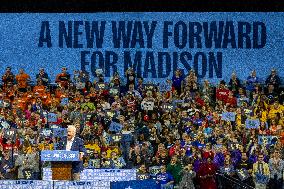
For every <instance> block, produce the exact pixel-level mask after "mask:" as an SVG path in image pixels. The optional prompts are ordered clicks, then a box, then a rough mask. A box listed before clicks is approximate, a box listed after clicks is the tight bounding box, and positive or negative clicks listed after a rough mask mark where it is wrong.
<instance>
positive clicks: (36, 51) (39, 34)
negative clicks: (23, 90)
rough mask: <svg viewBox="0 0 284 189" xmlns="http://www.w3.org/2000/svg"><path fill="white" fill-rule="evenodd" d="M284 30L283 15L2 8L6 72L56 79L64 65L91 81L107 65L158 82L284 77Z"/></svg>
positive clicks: (0, 68)
mask: <svg viewBox="0 0 284 189" xmlns="http://www.w3.org/2000/svg"><path fill="white" fill-rule="evenodd" d="M283 27H284V13H281V12H277V13H274V12H270V13H259V12H253V13H246V12H242V13H239V12H216V13H198V12H194V13H192V12H188V13H184V12H171V13H169V12H166V13H163V12H160V13H158V12H157V13H152V12H140V13H139V12H137V13H82V14H77V13H70V14H66V13H64V14H62V13H58V14H49V13H17V14H15V13H2V14H1V17H0V36H1V39H2V40H1V41H0V51H1V52H2V53H1V55H0V75H3V74H4V71H5V68H6V67H7V66H11V67H12V72H14V73H18V69H19V68H25V71H26V72H27V73H29V74H30V76H31V77H32V79H33V80H35V75H36V73H38V71H39V68H41V67H43V68H45V70H46V72H47V73H48V74H49V76H50V78H51V81H52V82H54V80H55V78H56V75H57V74H58V73H60V72H61V67H63V66H66V67H67V68H68V70H67V71H68V72H69V73H71V74H72V73H73V72H74V71H75V70H78V69H80V70H83V71H85V72H87V73H88V74H89V75H90V77H91V79H94V78H95V77H96V76H97V72H96V70H98V69H101V70H102V74H103V75H104V76H105V77H106V80H109V79H110V77H111V76H112V75H113V73H115V72H118V73H119V75H120V76H122V75H124V73H125V72H126V71H127V69H128V68H129V67H133V68H134V70H135V72H136V73H137V75H139V76H141V77H143V78H144V81H146V82H148V81H151V82H154V83H161V82H163V81H165V79H171V78H172V76H173V73H174V72H175V71H176V70H177V69H181V71H182V72H183V73H184V74H187V73H188V72H189V71H190V70H191V69H193V70H195V73H196V75H197V77H198V78H199V79H209V80H210V82H211V83H217V82H218V81H220V80H221V79H224V80H226V81H229V79H230V77H231V73H232V71H235V72H236V74H237V76H238V77H239V78H240V79H241V80H245V79H246V78H247V77H248V76H249V75H250V72H251V71H252V70H253V69H255V70H256V73H257V75H258V76H263V77H266V76H267V75H268V74H269V73H270V70H271V69H272V68H277V69H278V72H279V75H284V67H283V66H282V63H283V62H284V56H282V55H281V53H280V52H282V51H283V43H282V41H281V40H279V39H283V38H284V33H283Z"/></svg>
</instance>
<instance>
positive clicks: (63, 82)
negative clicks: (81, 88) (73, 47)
mask: <svg viewBox="0 0 284 189" xmlns="http://www.w3.org/2000/svg"><path fill="white" fill-rule="evenodd" d="M61 70H62V72H61V73H59V74H58V75H57V76H56V80H55V82H56V83H57V84H58V85H59V86H60V87H63V88H65V89H67V88H68V86H69V83H70V82H71V76H70V74H69V73H68V72H67V68H66V67H63V68H62V69H61Z"/></svg>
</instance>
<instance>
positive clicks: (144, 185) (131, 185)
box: [110, 179, 156, 189]
mask: <svg viewBox="0 0 284 189" xmlns="http://www.w3.org/2000/svg"><path fill="white" fill-rule="evenodd" d="M110 188H111V189H138V188H139V189H150V188H156V181H155V180H152V179H148V180H131V181H120V182H111V183H110Z"/></svg>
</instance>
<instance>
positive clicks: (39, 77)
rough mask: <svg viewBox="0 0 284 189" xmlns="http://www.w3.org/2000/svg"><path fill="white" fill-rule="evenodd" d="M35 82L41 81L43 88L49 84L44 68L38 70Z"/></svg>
mask: <svg viewBox="0 0 284 189" xmlns="http://www.w3.org/2000/svg"><path fill="white" fill-rule="evenodd" d="M36 80H37V81H39V80H41V81H42V84H43V85H44V86H47V85H48V83H49V78H48V74H47V73H46V72H45V71H44V68H40V69H39V73H38V74H36Z"/></svg>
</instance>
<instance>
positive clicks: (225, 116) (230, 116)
mask: <svg viewBox="0 0 284 189" xmlns="http://www.w3.org/2000/svg"><path fill="white" fill-rule="evenodd" d="M222 120H224V121H235V120H236V113H235V112H223V113H222Z"/></svg>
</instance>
